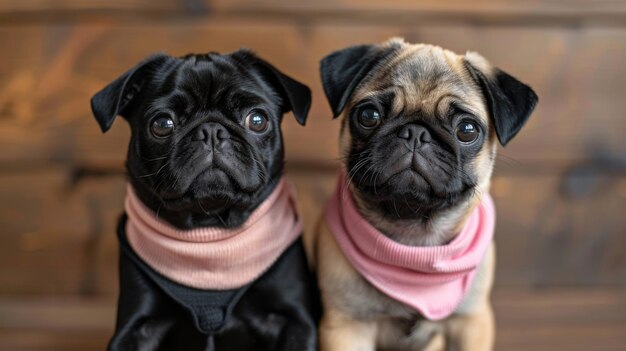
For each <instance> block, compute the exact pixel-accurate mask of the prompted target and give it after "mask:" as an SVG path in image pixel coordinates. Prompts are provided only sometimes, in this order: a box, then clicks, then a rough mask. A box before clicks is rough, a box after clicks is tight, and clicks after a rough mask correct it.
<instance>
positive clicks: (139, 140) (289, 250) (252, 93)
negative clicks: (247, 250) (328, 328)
mask: <svg viewBox="0 0 626 351" xmlns="http://www.w3.org/2000/svg"><path fill="white" fill-rule="evenodd" d="M310 104H311V93H310V90H309V88H308V87H306V86H305V85H303V84H301V83H299V82H297V81H295V80H293V79H291V78H290V77H287V76H286V75H284V74H282V73H281V72H279V71H278V70H277V69H275V68H274V67H273V66H272V65H270V64H269V63H267V62H265V61H263V60H262V59H260V58H258V57H256V56H255V55H254V54H252V53H251V52H249V51H247V50H239V51H236V52H234V53H230V54H226V55H220V54H217V53H208V54H199V55H187V56H184V57H180V58H177V57H171V56H168V55H164V54H159V55H155V56H152V57H149V58H148V59H146V60H145V61H143V62H141V63H139V64H138V65H137V66H136V67H134V68H132V69H131V70H129V71H128V72H126V73H124V74H123V75H122V76H121V77H119V78H117V79H116V80H115V81H113V82H112V83H110V84H109V85H108V86H106V87H105V88H104V89H103V90H101V91H100V92H98V93H97V94H96V95H94V97H93V98H92V100H91V106H92V110H93V114H94V115H95V117H96V120H97V121H98V123H99V124H100V127H101V128H102V131H103V132H106V131H107V130H108V129H109V128H110V127H111V125H112V124H113V121H114V119H115V117H116V116H117V115H121V116H122V117H124V118H125V119H126V120H127V121H128V123H129V124H130V127H131V140H130V144H129V148H128V156H127V162H126V169H127V173H128V181H129V192H133V193H134V195H135V197H136V198H137V199H138V202H140V203H142V204H143V205H145V208H146V209H147V211H151V212H150V213H154V214H156V218H157V220H160V221H163V222H164V223H166V224H165V225H166V226H167V225H171V227H172V228H175V229H171V230H180V231H181V233H184V232H185V231H187V230H191V231H193V230H196V229H198V228H210V229H209V232H211V230H213V229H216V230H218V231H219V230H224V231H228V230H236V229H237V228H239V227H241V226H243V225H244V224H245V223H246V221H247V220H248V219H249V217H250V216H251V214H253V213H254V211H255V209H257V208H258V207H259V205H260V204H261V203H263V201H264V200H265V199H267V198H268V196H270V195H271V194H272V192H273V191H274V190H275V189H276V188H277V187H278V186H279V185H280V184H281V177H282V173H283V162H284V161H283V155H284V150H283V142H282V135H281V131H280V123H281V120H282V116H283V114H284V113H286V112H289V111H293V114H294V115H295V118H296V119H297V121H298V122H299V123H300V124H302V125H304V123H305V121H306V117H307V113H308V111H309V108H310ZM126 205H127V211H126V212H125V214H124V215H123V216H122V218H121V220H120V222H119V225H118V237H119V241H120V247H121V253H120V267H119V268H120V271H119V273H120V295H119V302H118V314H117V323H116V328H115V334H114V336H113V338H112V339H111V341H110V343H109V350H229V351H230V350H255V351H257V350H316V349H317V340H316V339H317V338H316V334H317V331H316V325H317V321H318V317H319V314H320V313H319V308H320V307H319V306H320V304H319V301H318V291H317V287H316V285H315V284H316V283H315V281H314V277H313V276H312V275H311V274H310V272H309V270H308V266H307V261H306V257H305V252H304V249H303V246H302V243H301V239H300V238H299V237H298V238H297V239H295V241H292V242H293V244H288V245H286V248H285V249H284V250H283V251H282V253H280V254H279V255H277V257H278V258H277V259H276V260H275V261H273V262H274V263H273V264H271V265H270V267H269V268H268V269H266V270H265V271H263V272H262V273H261V275H260V277H258V278H256V279H254V280H252V281H251V282H249V283H247V284H245V285H244V286H242V287H237V288H228V289H202V288H197V287H193V286H188V285H185V284H181V283H179V282H176V281H174V280H172V279H169V278H168V277H166V276H165V275H164V274H161V273H160V272H159V271H157V270H156V269H154V267H153V266H152V265H151V264H149V263H147V262H146V260H144V259H142V258H141V257H140V255H138V253H137V252H136V250H134V249H133V247H134V246H132V245H131V242H129V237H128V235H127V234H128V233H127V222H128V223H130V221H129V219H128V218H129V216H128V199H127V203H126ZM292 217H293V216H292ZM211 228H212V229H211ZM278 234H279V233H276V235H278ZM299 234H300V233H299V232H298V235H299ZM183 235H184V234H183ZM271 235H274V234H273V233H271ZM166 239H168V240H169V238H166ZM183 241H184V240H183ZM266 242H267V245H269V244H270V243H271V242H272V240H267V241H266ZM177 244H178V243H177ZM183 244H184V243H183ZM263 246H264V245H263ZM253 253H256V252H253ZM257 256H258V255H257ZM142 257H143V256H142ZM174 258H176V257H174ZM209 258H210V257H209ZM233 258H234V259H235V260H238V259H241V260H244V259H245V258H246V257H232V255H231V257H230V258H229V259H233ZM157 259H158V258H157ZM226 269H228V267H226ZM209 273H210V272H209ZM187 277H190V278H193V277H191V276H184V277H183V278H187ZM227 280H228V279H227Z"/></svg>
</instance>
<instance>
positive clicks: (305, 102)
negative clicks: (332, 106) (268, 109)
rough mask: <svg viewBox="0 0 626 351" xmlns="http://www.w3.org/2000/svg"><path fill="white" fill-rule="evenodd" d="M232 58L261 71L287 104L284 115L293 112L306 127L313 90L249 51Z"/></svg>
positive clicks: (237, 52) (236, 53) (238, 53)
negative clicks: (252, 65) (251, 64)
mask: <svg viewBox="0 0 626 351" xmlns="http://www.w3.org/2000/svg"><path fill="white" fill-rule="evenodd" d="M232 57H233V58H235V59H237V60H239V61H240V62H242V63H243V64H250V63H251V62H252V63H253V64H254V65H255V66H256V67H258V68H259V69H260V70H261V73H262V74H263V75H264V76H265V78H266V79H267V80H269V81H270V82H273V83H274V85H275V88H276V89H277V90H278V93H279V94H280V95H281V97H282V98H283V100H284V101H285V102H286V104H285V107H284V109H283V111H282V112H283V113H287V112H289V111H292V112H293V115H294V116H295V117H296V121H298V123H300V124H301V125H305V123H306V118H307V116H308V114H309V109H311V89H309V87H308V86H306V85H304V84H302V83H300V82H298V81H297V80H295V79H293V78H291V77H289V76H287V75H286V74H284V73H282V72H281V71H279V70H278V69H276V67H274V66H272V65H271V64H270V63H269V62H267V61H265V60H263V59H261V58H259V57H257V56H256V55H255V54H254V53H252V52H251V51H250V50H248V49H241V50H239V51H236V52H234V53H232Z"/></svg>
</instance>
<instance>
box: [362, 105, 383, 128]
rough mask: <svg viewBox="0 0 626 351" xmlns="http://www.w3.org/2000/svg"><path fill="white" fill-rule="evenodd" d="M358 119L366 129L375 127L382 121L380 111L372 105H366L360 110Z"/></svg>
mask: <svg viewBox="0 0 626 351" xmlns="http://www.w3.org/2000/svg"><path fill="white" fill-rule="evenodd" d="M357 119H358V121H359V124H360V125H361V127H363V128H365V129H374V128H376V127H378V126H379V125H380V124H381V123H382V117H381V114H380V112H379V111H378V110H377V109H375V108H372V107H366V108H364V109H361V110H360V111H359V112H358V116H357Z"/></svg>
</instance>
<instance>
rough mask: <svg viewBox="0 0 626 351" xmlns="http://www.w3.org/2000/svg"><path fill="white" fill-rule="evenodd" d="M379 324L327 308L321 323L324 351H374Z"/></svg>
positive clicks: (321, 345) (321, 343) (322, 347)
mask: <svg viewBox="0 0 626 351" xmlns="http://www.w3.org/2000/svg"><path fill="white" fill-rule="evenodd" d="M376 332H377V325H376V323H374V322H368V321H361V320H357V319H353V318H351V317H350V316H347V315H345V314H343V313H341V312H339V311H337V310H332V309H327V310H326V311H325V312H324V315H323V316H322V321H321V323H320V349H321V350H322V351H374V350H376Z"/></svg>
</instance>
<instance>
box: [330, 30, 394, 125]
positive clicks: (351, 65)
mask: <svg viewBox="0 0 626 351" xmlns="http://www.w3.org/2000/svg"><path fill="white" fill-rule="evenodd" d="M403 43H404V42H403V41H402V40H401V39H392V40H390V41H388V42H387V43H385V44H383V45H357V46H351V47H347V48H345V49H341V50H338V51H335V52H333V53H332V54H330V55H328V56H326V57H324V58H323V59H322V61H321V62H320V75H321V78H322V86H323V87H324V93H325V94H326V98H327V99H328V102H329V103H330V107H331V108H332V110H333V118H337V117H338V116H339V115H340V114H341V111H343V109H344V108H345V107H346V104H347V103H348V101H349V99H350V96H352V93H353V92H354V90H355V89H356V88H357V86H358V85H359V83H361V81H363V79H364V78H365V77H366V76H367V75H368V73H370V72H372V71H374V70H376V66H377V65H378V64H380V63H381V62H384V61H386V60H387V59H388V58H389V57H391V56H392V55H393V54H394V53H396V52H397V51H399V48H400V47H401V46H402V45H403Z"/></svg>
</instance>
